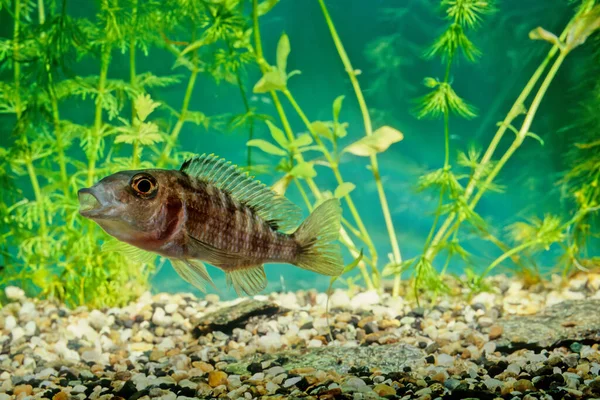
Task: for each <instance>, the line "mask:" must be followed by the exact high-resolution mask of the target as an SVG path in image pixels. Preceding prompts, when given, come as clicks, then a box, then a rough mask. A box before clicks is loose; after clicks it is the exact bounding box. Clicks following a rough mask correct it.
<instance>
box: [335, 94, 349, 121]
mask: <svg viewBox="0 0 600 400" xmlns="http://www.w3.org/2000/svg"><path fill="white" fill-rule="evenodd" d="M345 97H346V96H344V95H342V96H338V97H336V98H335V100H334V101H333V121H334V122H338V121H339V119H340V111H341V110H342V102H343V101H344V98H345Z"/></svg>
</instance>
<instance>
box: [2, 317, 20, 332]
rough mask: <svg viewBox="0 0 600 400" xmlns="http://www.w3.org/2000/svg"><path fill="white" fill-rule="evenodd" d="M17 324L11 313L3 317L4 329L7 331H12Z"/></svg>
mask: <svg viewBox="0 0 600 400" xmlns="http://www.w3.org/2000/svg"><path fill="white" fill-rule="evenodd" d="M16 326H17V319H16V318H15V317H13V316H12V315H9V316H8V317H6V318H5V319H4V329H5V330H7V331H9V332H10V331H12V330H13V329H15V327H16Z"/></svg>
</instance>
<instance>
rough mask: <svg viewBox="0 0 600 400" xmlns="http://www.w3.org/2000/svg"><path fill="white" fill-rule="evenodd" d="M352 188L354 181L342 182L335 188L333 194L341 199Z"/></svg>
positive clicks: (353, 187) (354, 187)
mask: <svg viewBox="0 0 600 400" xmlns="http://www.w3.org/2000/svg"><path fill="white" fill-rule="evenodd" d="M354 189H356V185H354V183H350V182H344V183H342V184H340V185H339V186H338V187H337V188H336V189H335V192H334V193H333V195H334V196H335V197H337V198H338V199H341V198H342V197H345V196H347V195H348V194H350V192H352V191H353V190H354Z"/></svg>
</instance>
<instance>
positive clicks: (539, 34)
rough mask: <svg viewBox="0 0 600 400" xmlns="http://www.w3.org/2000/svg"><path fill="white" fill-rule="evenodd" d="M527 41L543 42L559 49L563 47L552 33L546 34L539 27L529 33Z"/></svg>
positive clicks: (546, 32)
mask: <svg viewBox="0 0 600 400" xmlns="http://www.w3.org/2000/svg"><path fill="white" fill-rule="evenodd" d="M529 39H531V40H545V41H546V42H550V43H551V44H553V45H556V46H558V47H560V48H562V47H563V44H562V43H561V41H560V39H559V38H558V37H557V36H556V35H555V34H554V33H552V32H548V31H547V30H545V29H544V28H542V27H541V26H538V27H537V28H535V29H534V30H532V31H530V32H529Z"/></svg>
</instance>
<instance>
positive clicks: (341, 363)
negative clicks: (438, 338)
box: [228, 343, 426, 374]
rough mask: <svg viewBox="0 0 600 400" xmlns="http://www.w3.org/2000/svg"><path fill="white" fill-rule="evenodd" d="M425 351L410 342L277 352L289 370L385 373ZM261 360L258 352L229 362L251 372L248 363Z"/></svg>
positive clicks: (231, 367) (234, 369)
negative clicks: (367, 370) (363, 368)
mask: <svg viewBox="0 0 600 400" xmlns="http://www.w3.org/2000/svg"><path fill="white" fill-rule="evenodd" d="M425 355H426V354H425V353H424V352H423V351H422V350H421V349H418V348H416V347H414V346H411V345H409V344H406V343H394V344H389V345H382V346H359V347H339V346H335V347H333V346H331V347H322V348H311V349H306V350H304V351H301V350H290V351H284V352H278V353H277V357H278V358H279V359H280V360H285V363H283V365H282V367H283V368H284V369H285V370H287V371H290V370H294V369H300V368H307V367H310V368H314V369H316V370H318V371H336V372H338V373H347V372H348V371H349V370H350V368H352V367H355V368H360V367H367V368H369V369H378V370H380V371H381V372H382V373H384V374H385V373H389V372H395V371H402V369H403V368H404V367H405V366H411V365H414V364H415V363H416V362H419V361H420V360H422V359H423V358H424V357H425ZM257 361H258V359H257V357H256V356H254V357H251V358H250V359H248V360H244V361H243V362H240V363H236V364H231V365H229V366H228V371H230V372H234V373H240V374H241V373H247V367H248V365H250V364H251V363H252V362H257Z"/></svg>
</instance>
